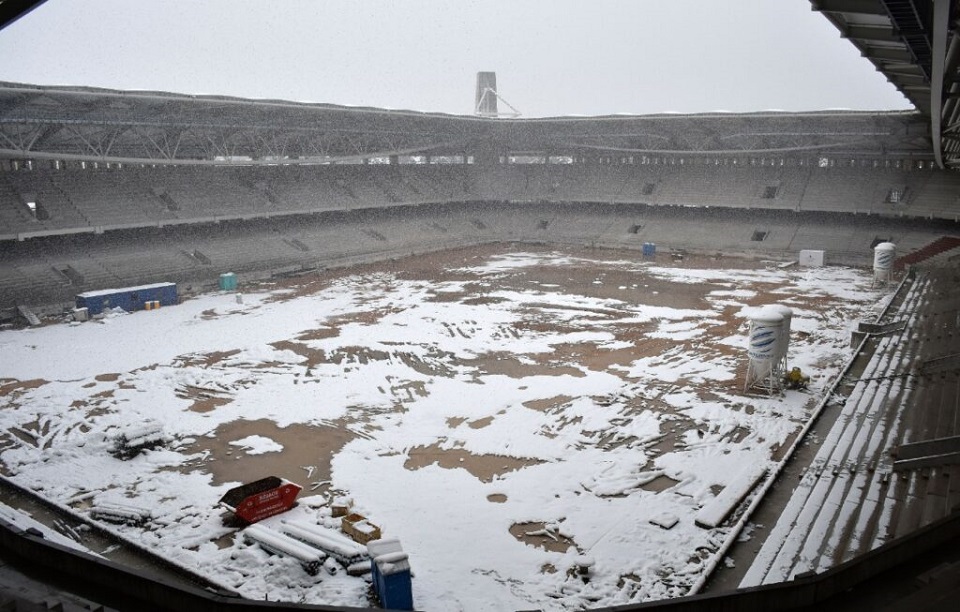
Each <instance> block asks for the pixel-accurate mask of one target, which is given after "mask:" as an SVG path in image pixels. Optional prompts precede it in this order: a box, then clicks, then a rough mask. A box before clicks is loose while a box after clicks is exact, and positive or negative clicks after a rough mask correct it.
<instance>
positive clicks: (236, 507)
mask: <svg viewBox="0 0 960 612" xmlns="http://www.w3.org/2000/svg"><path fill="white" fill-rule="evenodd" d="M301 490H302V487H301V486H300V485H298V484H295V483H292V482H290V481H289V480H284V479H283V478H278V477H276V476H267V477H266V478H261V479H260V480H256V481H254V482H249V483H247V484H245V485H240V486H239V487H234V488H232V489H230V490H229V491H227V492H226V494H224V496H223V497H221V498H220V504H221V505H223V506H225V507H226V508H227V509H228V510H230V511H231V512H233V513H234V514H236V515H237V516H238V517H240V518H241V519H243V520H244V521H246V522H248V523H256V522H257V521H262V520H263V519H265V518H267V517H268V516H274V515H275V514H280V513H281V512H286V511H287V510H289V509H290V508H292V507H293V505H294V504H295V503H296V502H297V495H299V494H300V491H301Z"/></svg>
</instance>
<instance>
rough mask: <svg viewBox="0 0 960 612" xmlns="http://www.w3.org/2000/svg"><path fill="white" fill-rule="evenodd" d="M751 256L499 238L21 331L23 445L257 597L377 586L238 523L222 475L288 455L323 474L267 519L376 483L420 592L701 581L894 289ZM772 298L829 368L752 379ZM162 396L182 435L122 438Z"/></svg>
mask: <svg viewBox="0 0 960 612" xmlns="http://www.w3.org/2000/svg"><path fill="white" fill-rule="evenodd" d="M725 263H728V264H730V265H729V266H728V267H727V268H721V267H719V266H720V264H718V263H717V262H711V261H706V260H704V261H703V262H700V263H698V262H696V261H693V260H690V259H689V258H688V260H687V261H685V262H682V263H673V262H670V261H669V259H661V261H659V262H644V261H639V260H638V259H636V257H635V256H634V255H632V254H622V253H615V252H606V253H604V252H597V251H592V252H583V253H575V254H574V253H572V252H565V253H560V252H554V251H550V250H537V249H525V250H523V251H520V252H517V251H511V250H510V249H509V248H508V247H498V248H497V249H494V248H486V249H477V250H472V251H458V252H453V253H448V254H441V255H432V256H426V257H424V258H422V261H421V260H420V259H417V258H413V259H411V260H407V261H404V262H402V265H395V264H384V265H383V266H379V267H377V266H372V267H367V268H365V269H364V271H363V272H354V273H349V272H345V273H343V274H342V275H339V276H337V275H334V274H328V275H326V276H323V277H318V278H315V279H312V278H304V279H299V280H297V281H290V282H282V283H279V282H278V283H276V284H265V285H258V286H247V287H242V288H241V289H242V290H243V291H244V295H243V299H242V303H241V302H239V301H238V300H236V299H235V296H234V294H233V293H232V292H231V293H229V294H226V293H214V294H209V295H202V296H198V297H196V298H192V299H189V300H186V301H185V302H184V303H183V304H181V305H179V306H176V307H168V308H163V309H161V310H158V311H151V312H140V313H135V314H132V315H123V316H115V315H114V316H109V317H108V318H105V319H103V320H101V321H92V322H87V323H82V324H76V323H74V324H67V323H64V324H57V325H51V326H46V327H42V328H35V329H27V330H22V331H6V332H2V333H0V462H2V468H3V470H4V472H5V473H6V474H7V475H9V476H11V477H12V478H14V479H15V480H16V481H17V482H19V483H21V484H23V485H27V486H30V487H33V488H35V489H38V490H42V493H43V494H44V495H46V496H48V497H49V498H52V499H54V500H56V501H58V502H60V503H62V504H66V505H69V506H71V507H73V508H74V509H75V510H76V511H78V512H83V513H89V512H90V509H91V508H93V507H95V506H97V505H106V504H109V503H116V504H124V503H125V504H136V505H137V506H138V507H147V508H150V510H151V519H150V520H149V521H147V522H146V523H145V524H144V525H142V526H136V525H126V526H118V527H116V529H117V530H119V531H120V532H122V533H123V534H124V535H125V536H126V537H127V538H129V539H131V540H135V541H136V542H137V543H139V544H140V545H143V546H147V547H150V548H152V549H154V550H156V551H157V552H158V553H160V554H162V555H163V556H165V557H167V558H169V559H172V560H174V561H175V562H178V563H180V564H183V565H185V566H188V567H190V568H193V569H194V570H196V571H198V572H200V573H203V574H206V575H209V576H211V577H212V578H213V579H214V580H216V581H217V582H219V583H222V584H223V585H224V586H227V587H230V588H233V589H236V590H238V591H240V592H241V593H242V594H243V595H245V596H248V597H251V598H253V599H263V598H264V597H269V598H270V599H272V600H277V599H283V600H288V601H306V602H313V603H327V604H342V605H355V606H361V605H366V604H367V601H366V593H367V586H366V583H365V582H364V578H362V577H354V576H348V575H347V573H346V572H337V573H335V574H333V575H331V574H329V573H327V572H320V573H319V574H318V575H316V576H311V575H309V574H308V573H306V572H304V571H303V570H302V568H300V566H299V565H298V564H297V563H296V562H295V561H294V560H292V559H288V558H283V557H280V556H270V555H269V554H268V553H266V552H264V551H263V550H261V549H260V548H259V547H257V546H252V545H249V544H247V543H244V541H243V538H241V537H237V535H236V534H237V530H236V527H232V526H230V525H227V524H224V521H223V517H222V509H220V508H217V507H216V502H217V500H218V499H219V498H220V497H221V496H222V495H223V494H224V492H225V491H227V490H228V489H229V488H231V487H234V486H236V485H237V484H238V483H240V482H247V481H252V480H255V479H258V478H261V477H263V476H268V475H277V476H280V477H283V478H287V479H290V480H293V481H295V482H297V483H298V484H300V485H301V486H303V487H304V493H303V496H302V497H301V500H300V501H301V503H300V504H299V505H298V506H297V507H296V508H294V509H293V510H291V511H290V512H288V513H287V514H285V515H282V516H277V517H272V518H271V519H268V520H267V521H265V523H266V524H267V525H272V526H273V527H275V528H277V529H279V528H280V526H281V525H280V521H281V520H295V521H298V522H305V523H309V524H314V525H318V526H320V527H325V528H327V529H329V530H330V531H335V530H336V529H337V528H338V526H339V519H335V518H333V517H332V516H331V511H330V505H331V502H332V501H333V500H338V503H342V501H343V500H350V501H351V503H352V506H351V511H353V512H356V513H359V514H362V515H363V516H365V517H367V518H368V519H369V521H370V522H371V523H374V524H376V525H378V526H380V527H381V528H382V530H383V534H384V537H396V538H399V539H400V541H402V543H403V548H404V551H405V552H407V553H408V554H409V561H410V565H411V567H412V568H413V571H414V574H415V578H414V580H413V584H414V586H413V588H414V601H415V603H416V606H417V608H418V609H423V610H428V611H439V610H458V609H459V610H476V611H479V610H498V611H499V610H511V609H514V610H515V609H529V608H542V609H545V610H566V609H583V608H591V607H598V606H609V605H617V604H626V603H633V602H639V601H642V600H647V599H654V598H665V597H673V596H679V595H683V594H685V593H686V592H687V591H688V589H689V588H690V585H691V584H693V583H694V582H695V581H696V580H697V579H698V578H699V577H700V576H701V575H702V574H703V572H704V571H705V568H706V567H707V565H708V564H709V563H710V562H711V561H712V557H713V556H714V554H715V552H716V551H717V550H718V549H719V547H720V546H721V544H722V543H723V542H724V540H725V538H727V537H728V535H729V534H730V526H729V525H730V519H727V520H726V521H722V522H720V524H719V526H717V527H713V528H705V527H701V526H698V525H697V524H695V519H696V517H697V515H698V512H700V511H701V509H702V508H704V507H705V506H706V507H710V504H711V503H712V502H714V500H715V499H717V498H718V497H720V498H721V499H723V498H724V496H725V495H724V491H725V490H727V489H728V488H731V487H732V488H741V489H742V488H744V487H743V486H742V485H743V483H741V482H739V481H738V480H737V479H738V477H739V476H738V475H742V474H745V473H749V474H756V473H757V470H755V469H753V467H756V468H758V470H761V471H762V470H763V469H766V470H767V473H768V474H771V473H773V472H774V471H775V470H774V468H775V467H776V462H777V461H779V460H780V459H781V458H782V456H783V453H784V452H785V449H786V448H787V447H788V446H789V445H790V444H791V443H792V442H793V436H795V434H796V432H797V431H798V430H799V428H800V426H801V425H802V423H803V422H804V421H805V419H806V417H807V416H808V413H809V410H810V409H811V408H812V407H813V405H814V403H815V400H816V399H817V397H816V396H817V393H818V392H819V391H820V390H822V389H824V388H825V387H826V386H827V385H828V384H829V382H830V379H831V378H832V377H833V376H834V375H835V374H836V373H837V372H838V371H839V369H840V368H841V366H842V364H843V362H844V361H845V359H846V358H847V357H848V356H849V352H850V350H849V348H848V347H847V344H848V334H849V329H850V328H851V326H853V325H854V324H855V322H856V321H858V320H861V319H866V318H868V317H869V316H870V313H871V312H873V311H875V310H877V309H879V307H880V306H881V305H882V304H881V302H882V301H883V300H884V299H885V296H886V293H883V292H881V291H879V290H876V289H873V288H871V280H872V277H871V275H870V274H869V272H867V271H864V270H856V269H850V268H840V267H827V268H816V269H786V268H782V267H777V266H776V265H769V266H765V265H764V264H763V263H762V262H745V261H736V260H730V261H729V262H725ZM884 291H887V290H884ZM774 302H777V303H782V304H786V305H788V306H790V307H791V308H792V309H793V311H794V316H793V330H794V337H793V338H792V343H791V354H790V356H789V359H790V363H791V365H798V366H800V367H802V368H803V369H804V371H805V372H807V373H809V374H811V375H812V376H813V380H812V383H811V386H810V390H809V392H806V393H804V392H798V391H787V392H786V393H785V394H784V395H783V396H776V397H772V398H764V397H746V396H743V395H742V394H740V393H739V389H740V386H741V385H742V376H743V372H744V370H745V366H746V361H745V360H746V357H745V354H744V345H745V341H746V337H745V334H746V331H747V323H746V318H745V309H747V308H749V307H755V306H759V305H763V304H769V303H774ZM147 420H152V421H155V422H158V423H162V424H163V427H164V432H165V434H166V435H167V436H170V437H171V438H172V439H173V440H174V441H172V442H170V443H169V444H168V445H167V446H166V447H165V448H164V447H161V448H155V449H152V450H146V451H144V452H143V453H142V454H140V455H138V456H136V457H133V458H132V459H129V460H127V461H123V460H121V459H120V458H117V457H114V456H113V455H111V454H110V453H109V452H108V449H109V446H110V443H111V441H112V439H113V437H114V436H115V435H116V434H117V433H118V432H120V431H123V430H125V429H129V428H130V427H132V426H133V425H135V424H137V423H142V422H144V421H147ZM746 466H751V469H745V467H746ZM749 474H748V475H749ZM750 477H752V476H750ZM732 490H733V489H731V491H732ZM740 493H741V491H738V494H737V495H732V494H729V493H728V494H727V495H726V496H725V497H730V498H731V499H734V501H735V500H736V499H738V498H739V497H740ZM748 499H749V496H748ZM710 513H711V516H715V515H716V509H715V505H714V507H713V509H711V511H710ZM717 520H719V519H717ZM98 552H99V551H98ZM584 559H588V560H589V561H590V563H586V562H585V561H584ZM585 567H588V568H589V569H588V570H585V569H584V568H585Z"/></svg>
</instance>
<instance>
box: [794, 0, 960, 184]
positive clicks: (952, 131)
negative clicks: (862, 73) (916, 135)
mask: <svg viewBox="0 0 960 612" xmlns="http://www.w3.org/2000/svg"><path fill="white" fill-rule="evenodd" d="M811 4H812V5H813V9H814V10H816V11H819V12H820V13H822V14H823V15H824V16H825V17H826V18H827V19H829V20H830V21H831V22H832V23H833V24H834V25H835V26H836V27H837V29H839V30H840V33H841V35H842V36H843V37H844V38H848V39H850V42H851V43H853V45H854V46H856V47H857V49H859V50H860V52H861V53H862V54H863V56H864V57H865V58H867V59H869V60H870V61H871V62H872V63H873V65H874V66H876V67H877V70H879V71H880V72H882V73H883V74H884V76H886V77H887V80H889V81H890V82H891V83H893V84H894V85H895V86H896V88H897V89H898V90H900V92H901V93H903V95H904V96H906V97H907V99H909V100H910V101H911V102H912V103H913V105H914V106H915V107H916V108H917V109H918V110H919V111H920V112H921V113H923V114H924V115H925V116H926V117H928V118H929V119H930V131H931V141H932V142H931V145H932V147H933V154H934V158H935V159H936V161H937V163H938V165H940V166H941V167H952V168H960V0H811Z"/></svg>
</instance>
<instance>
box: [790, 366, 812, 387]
mask: <svg viewBox="0 0 960 612" xmlns="http://www.w3.org/2000/svg"><path fill="white" fill-rule="evenodd" d="M784 379H785V381H786V383H787V388H788V389H806V388H807V383H809V382H810V377H809V376H805V375H804V374H803V372H802V371H800V368H793V369H791V370H790V371H789V372H787V375H786V376H784Z"/></svg>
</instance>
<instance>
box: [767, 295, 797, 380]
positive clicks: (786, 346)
mask: <svg viewBox="0 0 960 612" xmlns="http://www.w3.org/2000/svg"><path fill="white" fill-rule="evenodd" d="M770 308H772V309H774V310H776V311H777V312H779V313H780V315H781V316H783V325H782V326H781V328H780V342H779V343H778V348H779V351H778V355H777V359H778V361H779V362H780V363H779V367H780V371H781V372H786V371H787V369H788V368H787V351H789V350H790V324H791V323H792V322H793V309H791V308H790V307H789V306H784V305H783V304H774V305H773V306H770Z"/></svg>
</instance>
